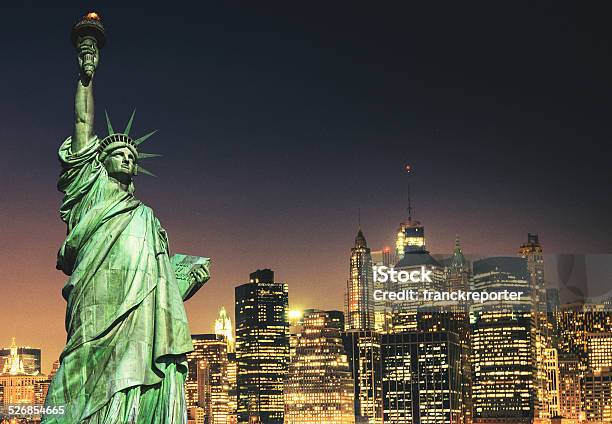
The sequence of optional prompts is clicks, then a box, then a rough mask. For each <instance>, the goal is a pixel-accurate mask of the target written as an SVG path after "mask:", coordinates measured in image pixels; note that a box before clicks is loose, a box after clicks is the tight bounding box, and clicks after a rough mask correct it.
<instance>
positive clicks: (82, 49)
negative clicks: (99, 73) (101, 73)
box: [71, 12, 106, 84]
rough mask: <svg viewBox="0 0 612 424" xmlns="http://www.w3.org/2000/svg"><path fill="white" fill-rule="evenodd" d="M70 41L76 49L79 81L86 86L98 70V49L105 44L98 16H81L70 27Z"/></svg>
mask: <svg viewBox="0 0 612 424" xmlns="http://www.w3.org/2000/svg"><path fill="white" fill-rule="evenodd" d="M71 39H72V44H73V45H74V47H75V48H76V49H77V55H78V60H79V69H80V72H81V79H82V80H83V82H84V83H86V84H88V83H89V81H91V79H92V78H93V76H94V74H95V72H96V69H97V68H98V61H99V59H100V49H101V48H102V47H104V44H105V43H106V34H105V31H104V26H103V25H102V21H101V20H100V16H99V15H98V14H97V13H95V12H90V13H88V14H87V15H85V16H83V18H81V20H80V21H79V22H77V23H76V24H75V25H74V26H73V27H72V33H71Z"/></svg>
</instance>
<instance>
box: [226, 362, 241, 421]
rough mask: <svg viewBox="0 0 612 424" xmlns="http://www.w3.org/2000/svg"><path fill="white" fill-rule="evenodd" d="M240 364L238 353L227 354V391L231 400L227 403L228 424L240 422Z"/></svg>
mask: <svg viewBox="0 0 612 424" xmlns="http://www.w3.org/2000/svg"><path fill="white" fill-rule="evenodd" d="M237 378H238V363H237V361H236V352H230V353H228V354H227V383H228V385H229V389H228V391H227V393H228V397H229V400H228V402H227V415H228V420H227V424H236V423H237V422H238V386H237Z"/></svg>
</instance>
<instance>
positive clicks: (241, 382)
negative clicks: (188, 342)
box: [236, 269, 289, 424]
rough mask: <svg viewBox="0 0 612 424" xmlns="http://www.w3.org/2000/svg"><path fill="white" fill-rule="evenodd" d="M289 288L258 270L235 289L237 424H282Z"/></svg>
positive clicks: (286, 362)
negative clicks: (246, 281)
mask: <svg viewBox="0 0 612 424" xmlns="http://www.w3.org/2000/svg"><path fill="white" fill-rule="evenodd" d="M288 302H289V299H288V288H287V284H285V283H277V282H275V281H274V272H273V271H271V270H269V269H264V270H257V271H256V272H253V273H252V274H251V275H250V282H249V283H246V284H243V285H241V286H238V287H236V360H237V363H238V377H237V387H238V422H239V423H249V424H253V423H260V424H282V423H283V422H284V410H285V402H284V397H283V385H284V381H285V378H286V377H287V367H288V362H289V322H288V319H287V312H288V311H287V306H288Z"/></svg>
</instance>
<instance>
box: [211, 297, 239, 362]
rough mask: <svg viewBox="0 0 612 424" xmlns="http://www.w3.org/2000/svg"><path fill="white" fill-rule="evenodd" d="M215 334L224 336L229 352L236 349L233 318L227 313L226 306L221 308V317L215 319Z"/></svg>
mask: <svg viewBox="0 0 612 424" xmlns="http://www.w3.org/2000/svg"><path fill="white" fill-rule="evenodd" d="M215 334H216V335H218V336H223V338H225V341H226V342H227V353H232V352H235V351H236V343H235V342H234V329H233V327H232V320H231V319H230V317H229V316H228V315H227V311H226V310H225V307H224V306H222V307H221V309H220V310H219V318H217V320H216V321H215Z"/></svg>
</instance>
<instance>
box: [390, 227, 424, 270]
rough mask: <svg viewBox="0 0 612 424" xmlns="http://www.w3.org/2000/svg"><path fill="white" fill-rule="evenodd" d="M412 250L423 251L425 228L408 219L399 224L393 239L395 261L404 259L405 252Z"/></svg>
mask: <svg viewBox="0 0 612 424" xmlns="http://www.w3.org/2000/svg"><path fill="white" fill-rule="evenodd" d="M412 249H416V250H425V227H423V225H421V223H420V222H419V221H413V220H412V217H408V220H407V221H404V222H402V223H400V226H399V228H398V229H397V235H396V237H395V253H396V255H397V260H401V259H402V258H403V257H404V254H405V252H406V251H410V250H412Z"/></svg>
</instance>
